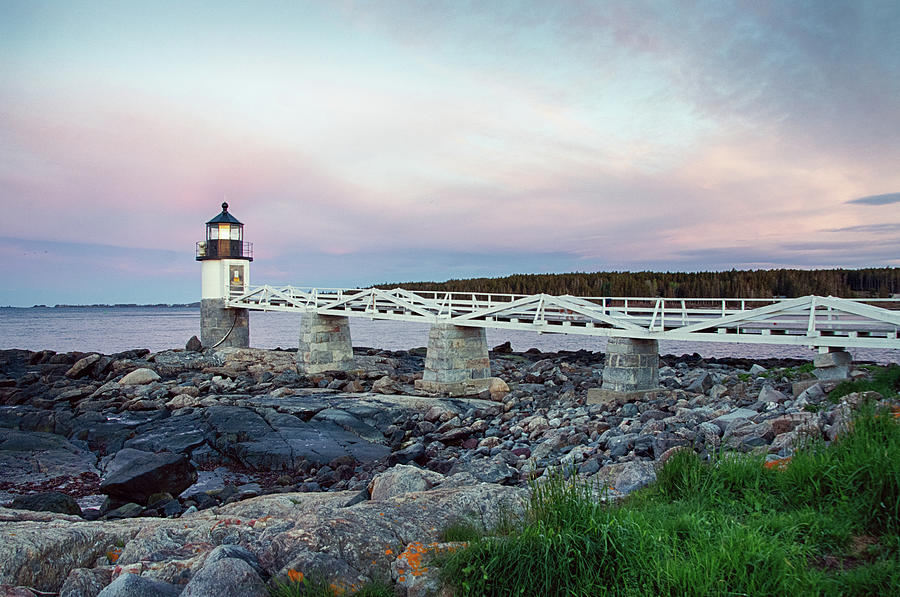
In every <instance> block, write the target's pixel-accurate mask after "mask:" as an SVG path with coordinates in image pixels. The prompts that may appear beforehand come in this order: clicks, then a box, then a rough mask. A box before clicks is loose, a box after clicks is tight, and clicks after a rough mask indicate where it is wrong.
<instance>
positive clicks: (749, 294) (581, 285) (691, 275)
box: [376, 267, 900, 298]
mask: <svg viewBox="0 0 900 597" xmlns="http://www.w3.org/2000/svg"><path fill="white" fill-rule="evenodd" d="M398 286H399V287H402V288H405V289H407V290H442V291H446V292H489V293H501V294H507V293H508V294H538V293H545V294H553V295H564V294H570V295H573V296H596V297H602V296H633V297H664V298H699V297H729V298H731V297H734V298H771V297H787V298H793V297H798V296H806V295H810V294H816V295H819V296H829V295H830V296H837V297H843V298H889V297H891V296H892V295H897V294H898V293H900V268H892V267H882V268H866V269H817V270H800V269H771V270H766V269H759V270H734V269H732V270H730V271H720V272H649V271H646V272H617V271H616V272H593V273H586V272H573V273H566V274H514V275H511V276H505V277H500V278H470V279H464V280H447V281H446V282H403V283H392V284H378V285H376V287H377V288H385V289H386V288H396V287H398Z"/></svg>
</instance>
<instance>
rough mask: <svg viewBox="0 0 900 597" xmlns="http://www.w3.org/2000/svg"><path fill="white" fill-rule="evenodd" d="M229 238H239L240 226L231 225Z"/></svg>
mask: <svg viewBox="0 0 900 597" xmlns="http://www.w3.org/2000/svg"><path fill="white" fill-rule="evenodd" d="M231 240H241V227H240V226H235V225H232V226H231Z"/></svg>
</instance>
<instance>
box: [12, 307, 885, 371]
mask: <svg viewBox="0 0 900 597" xmlns="http://www.w3.org/2000/svg"><path fill="white" fill-rule="evenodd" d="M299 329H300V316H299V315H297V314H294V313H277V312H273V313H262V312H255V311H251V313H250V343H251V345H252V346H254V347H257V348H276V347H280V348H296V346H297V336H298V333H299ZM350 334H351V336H352V337H353V345H354V346H368V347H373V348H384V349H389V350H406V349H409V348H414V347H417V346H425V345H426V344H427V343H428V325H427V324H420V323H405V322H396V321H370V320H368V319H363V318H351V319H350ZM193 335H197V336H199V335H200V311H199V309H196V308H165V307H160V308H157V307H119V308H109V309H101V308H82V307H69V308H42V307H38V308H30V309H22V308H15V307H13V308H0V349H7V348H24V349H28V350H44V349H50V350H55V351H57V352H68V351H81V352H90V351H96V352H101V353H106V354H109V353H113V352H119V351H122V350H128V349H131V348H148V349H150V350H151V351H154V352H156V351H159V350H165V349H170V348H183V347H184V344H185V342H187V340H188V339H189V338H190V337H191V336H193ZM487 337H488V346H496V345H497V344H502V343H503V342H506V341H507V340H508V341H509V342H511V343H512V347H513V350H518V351H524V350H528V349H529V348H532V347H533V348H537V349H539V350H541V351H544V352H555V351H558V350H578V349H582V348H584V349H587V350H592V351H598V350H599V351H602V350H604V349H605V347H606V340H605V339H604V338H591V337H585V336H577V335H571V336H569V335H562V334H538V333H535V332H523V331H509V330H490V329H489V330H488V331H487ZM695 352H696V353H699V354H701V355H703V356H704V357H745V358H769V357H793V358H801V359H811V358H812V357H813V355H814V354H815V353H814V351H812V350H809V349H806V348H804V347H793V346H772V345H764V344H761V345H754V344H732V343H720V342H696V343H694V342H660V353H661V354H674V355H682V354H691V353H695ZM851 352H852V353H853V357H854V358H855V359H858V360H872V361H877V362H881V363H898V362H900V350H874V349H853V350H851Z"/></svg>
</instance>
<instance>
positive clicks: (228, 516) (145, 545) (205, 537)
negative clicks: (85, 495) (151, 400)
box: [0, 484, 526, 591]
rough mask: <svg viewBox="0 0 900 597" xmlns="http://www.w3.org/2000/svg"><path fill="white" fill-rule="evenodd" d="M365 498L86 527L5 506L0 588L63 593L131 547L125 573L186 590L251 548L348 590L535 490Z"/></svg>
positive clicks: (281, 498)
mask: <svg viewBox="0 0 900 597" xmlns="http://www.w3.org/2000/svg"><path fill="white" fill-rule="evenodd" d="M355 495H356V492H349V491H344V492H335V493H285V494H273V495H266V496H261V497H258V498H253V499H249V500H245V501H242V502H236V503H234V504H229V505H226V506H222V507H220V508H213V509H210V510H203V511H200V512H196V513H194V514H191V515H187V516H182V517H181V518H178V519H164V518H141V519H129V520H118V521H95V522H85V521H82V520H81V519H77V518H75V517H73V516H66V515H62V514H50V513H43V512H26V511H18V510H8V509H5V508H0V536H3V537H4V541H2V542H0V584H3V583H8V584H11V585H24V586H30V587H35V588H37V589H39V590H43V591H58V590H59V587H60V586H61V585H62V583H63V581H64V580H65V579H66V577H67V575H68V574H69V572H70V571H71V570H73V569H75V568H92V567H93V566H94V565H95V562H96V561H97V559H98V558H101V557H103V556H105V553H106V549H107V546H109V545H116V544H117V542H120V543H124V548H123V549H122V553H121V555H120V556H119V558H118V561H117V568H116V570H118V571H119V572H133V573H138V574H141V575H142V576H144V577H147V578H149V579H153V580H158V581H163V582H170V583H176V584H184V582H186V581H188V580H189V579H190V578H192V577H194V576H195V575H196V574H197V572H198V571H199V570H200V569H201V568H202V567H203V565H204V562H205V559H206V558H207V556H208V555H209V553H210V552H211V551H212V550H213V549H214V548H215V547H216V546H218V545H240V546H243V547H245V548H246V549H247V550H249V551H250V552H252V553H253V555H254V556H255V557H256V559H257V560H258V561H259V563H260V565H261V566H262V567H263V569H264V570H265V571H266V572H267V573H268V574H280V575H282V576H283V575H284V574H286V572H287V570H288V569H289V568H295V569H296V570H302V571H303V572H304V574H307V575H310V574H321V575H323V576H325V577H326V578H329V579H333V580H334V581H336V582H344V583H346V584H348V585H349V584H354V583H357V582H359V579H360V578H361V577H362V578H381V579H383V580H387V579H386V577H385V574H386V571H387V570H389V569H390V565H391V563H392V562H393V560H394V559H395V557H396V556H395V555H393V554H397V553H399V552H400V551H402V550H403V547H404V546H405V545H408V544H409V543H412V542H414V541H419V542H423V543H429V542H433V541H437V540H438V535H439V532H440V529H441V528H443V527H445V526H446V525H448V524H449V523H450V522H453V521H458V520H461V519H471V520H474V521H477V522H478V523H481V524H485V525H487V526H491V525H494V524H497V523H498V522H499V521H500V520H501V518H502V517H503V516H505V515H507V514H510V513H516V512H520V511H521V507H522V504H523V500H524V498H525V495H526V492H525V490H523V489H520V488H514V487H503V486H500V485H491V484H478V485H469V486H463V487H439V488H437V489H433V490H431V491H426V492H419V493H406V494H403V495H399V496H396V497H394V498H391V499H389V500H384V501H364V502H360V503H358V504H356V505H353V506H350V507H345V505H346V504H347V503H348V502H349V501H350V500H351V498H353V497H354V496H355ZM116 574H118V572H116Z"/></svg>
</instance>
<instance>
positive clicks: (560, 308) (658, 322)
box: [230, 286, 900, 348]
mask: <svg viewBox="0 0 900 597" xmlns="http://www.w3.org/2000/svg"><path fill="white" fill-rule="evenodd" d="M230 304H231V305H232V306H235V307H244V308H251V309H260V310H273V311H301V312H304V311H306V312H308V311H315V312H317V313H320V314H323V315H351V316H368V317H370V318H372V319H395V320H403V321H428V322H437V321H448V322H452V323H455V324H457V325H463V326H477V327H499V328H511V329H532V330H536V331H541V332H562V333H576V334H591V335H627V336H631V337H648V338H672V339H687V338H688V337H690V338H697V337H698V336H700V335H704V336H705V338H704V339H707V340H716V341H724V339H722V338H713V337H711V335H722V334H728V335H735V334H737V335H748V334H755V335H757V336H778V335H781V336H795V337H796V336H803V337H805V338H807V339H813V338H819V337H824V336H845V337H848V338H856V337H868V336H873V335H874V336H878V337H880V338H882V339H885V340H887V342H888V344H889V345H890V347H894V346H893V345H894V344H897V332H898V329H900V301H898V300H896V299H860V300H850V299H835V298H833V297H815V296H812V297H801V298H794V299H785V298H693V299H670V298H659V297H575V296H568V295H565V296H553V295H546V294H536V295H523V294H493V293H471V292H468V293H464V292H443V291H416V292H412V291H408V290H404V289H401V288H395V289H390V290H383V289H377V288H365V289H358V288H351V289H348V288H309V287H295V286H258V287H251V288H250V289H249V290H248V291H247V292H245V293H244V294H243V295H241V296H240V297H233V298H232V300H231V303H230ZM795 340H796V342H795V341H794V340H784V341H781V340H779V341H778V342H779V343H782V342H788V343H798V342H799V339H796V338H795ZM747 341H759V339H755V340H747ZM891 343H893V344H891ZM869 344H870V345H871V344H872V342H869ZM883 345H885V344H884V343H882V344H879V346H883ZM896 348H900V345H897V346H896Z"/></svg>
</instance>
